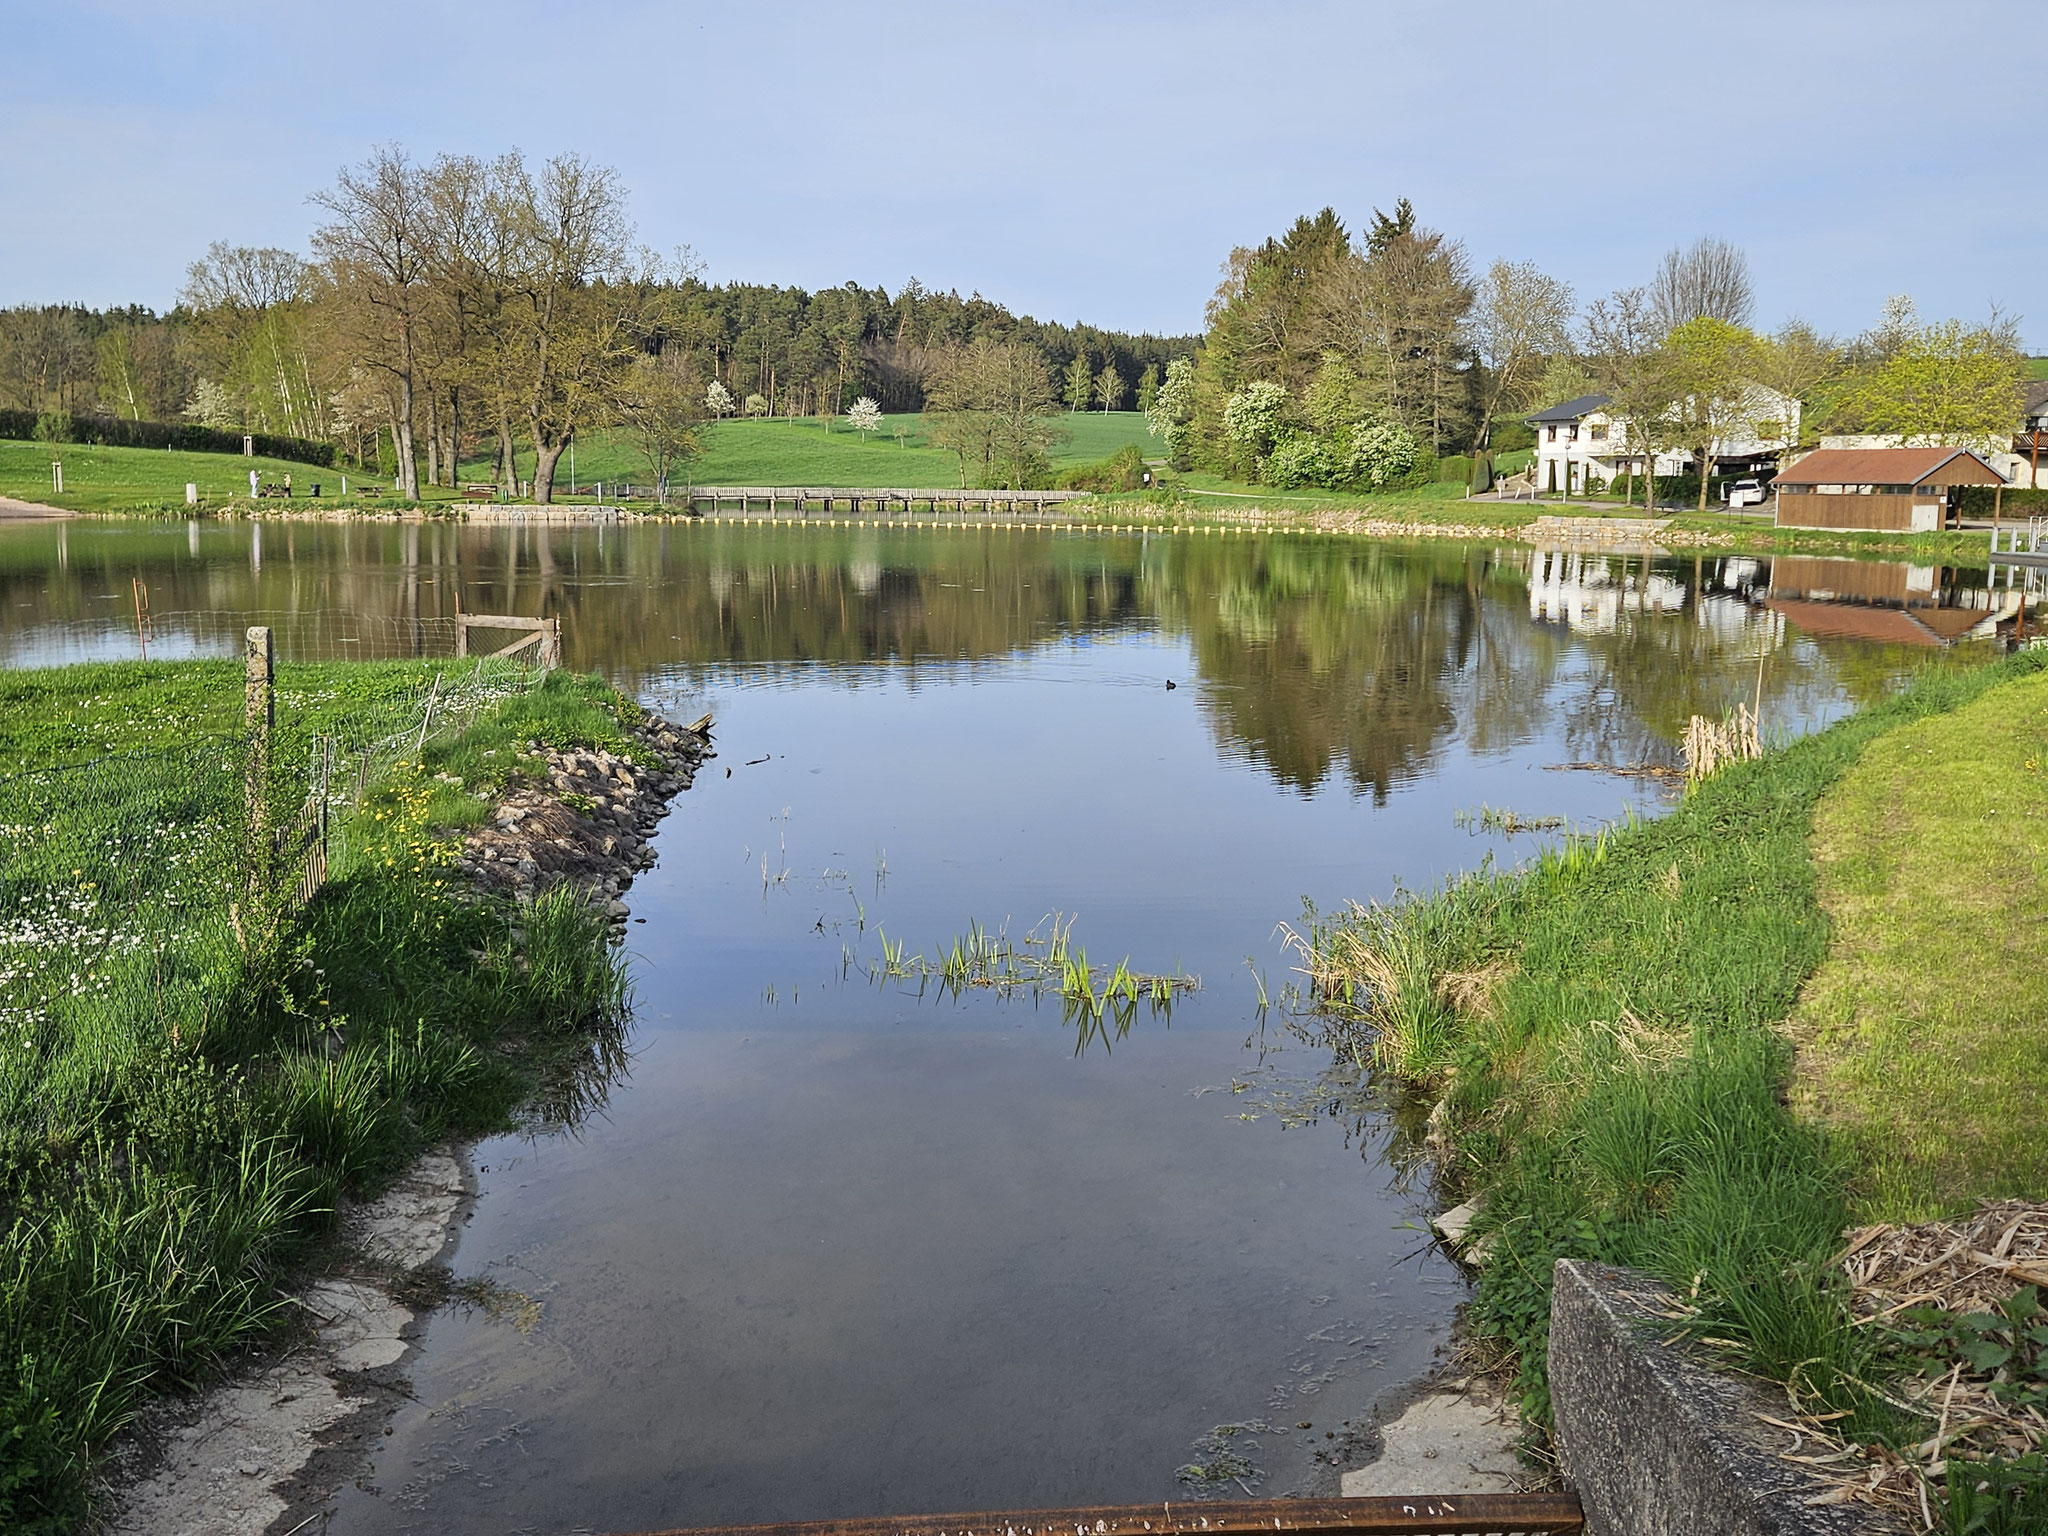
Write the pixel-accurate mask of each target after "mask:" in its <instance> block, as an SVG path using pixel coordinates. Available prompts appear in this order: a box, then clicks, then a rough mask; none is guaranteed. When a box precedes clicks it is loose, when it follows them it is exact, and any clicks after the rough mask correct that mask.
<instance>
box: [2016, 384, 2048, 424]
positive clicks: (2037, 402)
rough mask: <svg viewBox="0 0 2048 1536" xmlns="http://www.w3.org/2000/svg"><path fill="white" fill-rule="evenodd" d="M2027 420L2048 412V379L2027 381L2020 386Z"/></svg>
mask: <svg viewBox="0 0 2048 1536" xmlns="http://www.w3.org/2000/svg"><path fill="white" fill-rule="evenodd" d="M2021 391H2022V398H2023V399H2024V401H2025V406H2024V411H2025V414H2026V416H2027V418H2028V420H2032V419H2033V418H2034V417H2036V416H2039V415H2041V414H2043V413H2044V412H2048V379H2029V380H2027V382H2026V383H2025V384H2023V385H2022V386H2021Z"/></svg>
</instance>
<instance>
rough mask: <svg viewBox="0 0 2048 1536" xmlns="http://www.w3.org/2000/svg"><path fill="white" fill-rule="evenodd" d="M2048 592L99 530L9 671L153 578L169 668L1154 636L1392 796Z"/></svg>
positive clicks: (1459, 561) (1284, 543)
mask: <svg viewBox="0 0 2048 1536" xmlns="http://www.w3.org/2000/svg"><path fill="white" fill-rule="evenodd" d="M2039 576H2040V573H2039V572H2031V571H2029V572H2023V573H2018V574H2015V573H2014V572H2012V571H2011V570H2010V569H2007V570H2005V571H2004V573H2003V576H2001V575H2000V573H1999V572H1996V571H1994V572H1991V573H1989V574H1987V573H1986V572H1984V571H1963V570H1954V569H1937V568H1934V567H1923V566H1910V565H1903V564H1883V563H1876V562H1858V561H1846V560H1815V559H1806V558H1799V559H1793V558H1785V559H1780V560H1777V561H1775V562H1772V561H1767V560H1758V559H1754V558H1750V557H1729V556H1715V557H1705V556H1693V557H1683V558H1675V557H1651V556H1647V555H1639V554H1638V555H1599V554H1588V553H1584V552H1578V551H1563V550H1529V549H1525V548H1522V547H1520V546H1508V547H1499V548H1496V547H1481V546H1469V545H1468V546H1456V545H1450V544H1447V543H1430V544H1425V545H1421V546H1395V545H1387V544H1377V543H1374V544H1361V543H1358V542H1353V541H1346V540H1337V539H1328V538H1311V537H1301V538H1287V537H1282V538H1260V539H1256V540H1254V539H1249V538H1187V537H1180V538H1170V537H1139V536H1124V535H1099V534H1098V535H1083V534H1055V533H1046V532H1039V533H1033V532H1025V531H1018V530H1000V531H974V530H965V531H963V530H957V529H956V530H947V531H930V530H927V531H922V532H920V531H915V530H907V529H819V528H809V529H803V530H785V529H765V528H735V527H722V526H711V525H677V524H662V525H656V526H651V527H626V528H612V529H603V528H589V529H578V528H570V527H562V526H555V525H528V526H519V525H509V526H498V527H490V528H483V527H475V528H471V527H462V526H457V525H450V524H442V523H429V524H419V523H411V524H342V525H329V524H317V523H280V524H272V525H268V526H266V525H262V524H253V525H239V526H238V525H226V524H210V523H198V522H191V523H186V524H183V525H166V524H134V523H126V524H124V523H106V522H96V523H83V522H81V523H75V524H55V525H50V524H36V525H27V526H22V527H16V528H9V529H4V530H0V613H4V615H5V618H4V622H0V658H4V660H5V661H6V663H7V664H10V665H24V664H31V663H35V662H44V661H58V660H72V659H83V658H88V657H114V656H129V655H134V654H135V653H136V636H135V633H134V629H135V621H134V616H133V614H132V612H131V608H132V601H133V599H132V594H131V586H130V578H131V577H136V578H139V579H140V580H141V581H142V582H143V583H144V584H145V585H146V586H147V588H148V590H149V594H150V604H151V607H152V610H153V611H152V613H151V615H150V618H151V626H152V654H154V655H159V656H161V655H186V654H233V653H234V652H235V651H236V650H237V649H238V647H239V645H240V632H241V629H242V628H243V626H245V625H246V624H248V623H250V622H258V621H260V622H265V623H269V624H271V625H273V626H274V627H275V628H276V629H277V630H278V634H279V643H280V647H281V650H282V651H283V653H284V655H286V656H287V657H290V658H295V659H296V658H303V659H311V658H328V657H348V656H362V657H368V656H392V655H410V656H428V655H436V654H446V653H448V652H449V651H451V650H452V648H453V642H454V622H453V621H454V617H455V615H456V614H457V613H458V612H460V611H469V612H510V613H529V614H531V613H542V612H546V613H558V614H560V615H561V616H562V619H563V625H564V631H565V635H566V638H567V644H568V654H569V659H570V661H571V663H572V664H574V665H577V666H583V667H597V668H600V669H602V670H604V671H606V672H607V673H608V674H610V675H611V676H613V677H615V678H617V679H618V680H619V681H621V682H622V683H624V684H626V685H627V686H638V685H642V684H644V683H646V682H647V681H648V680H649V679H650V678H652V677H654V676H656V675H663V676H667V675H672V674H673V673H674V671H675V670H676V669H677V668H678V667H680V668H682V669H683V670H684V671H686V672H688V673H689V674H691V675H692V676H693V677H695V678H696V679H698V680H699V681H707V680H711V679H715V678H721V677H731V676H734V675H736V674H740V673H744V674H746V675H747V676H748V677H749V679H750V680H752V681H755V682H759V681H764V680H769V679H773V678H775V677H777V676H783V675H787V674H789V673H790V672H791V671H792V669H804V670H806V671H808V670H810V669H815V668H818V667H828V668H834V669H851V671H852V672H853V673H854V674H855V675H854V676H853V677H851V678H850V679H849V680H850V681H853V682H857V681H858V675H859V672H860V669H863V668H867V667H870V666H872V665H873V664H874V663H877V662H886V663H890V664H892V665H896V666H900V667H901V668H903V669H906V671H907V672H908V674H909V675H910V677H911V678H912V680H913V683H914V682H915V679H916V677H917V675H918V674H919V673H920V672H923V671H928V669H930V668H933V667H941V668H947V669H950V668H954V667H958V666H963V665H965V666H969V667H973V666H976V665H980V664H983V663H987V662H991V661H996V660H1000V659H1002V658H1005V657H1011V656H1016V655H1019V654H1022V653H1025V652H1028V651H1031V650H1033V649H1035V648H1039V647H1043V646H1045V645H1048V644H1051V643H1069V642H1073V641H1076V640H1085V639H1087V638H1088V637H1090V636H1101V637H1108V636H1111V635H1115V634H1121V633H1130V632H1134V631H1154V630H1156V631H1163V632H1164V633H1165V634H1166V635H1169V636H1173V637H1185V638H1186V639H1187V640H1188V641H1189V642H1191V644H1192V648H1193V653H1194V658H1195V667H1196V673H1197V676H1196V679H1195V681H1196V683H1197V684H1198V686H1199V688H1200V690H1201V692H1200V699H1201V702H1202V705H1203V707H1204V709H1205V711H1206V712H1207V718H1208V720H1209V722H1210V727H1211V731H1212V735H1213V738H1214V741H1215V744H1216V747H1217V750H1218V751H1219V752H1221V753H1222V754H1224V755H1225V756H1226V757H1227V758H1233V759H1237V760H1242V761H1247V762H1251V763H1254V764H1256V765H1257V766H1258V767H1260V768H1261V769H1262V770H1263V771H1265V772H1266V773H1267V774H1269V775H1270V776H1271V777H1272V778H1273V779H1274V780H1275V781H1276V782H1278V783H1279V784H1282V785H1284V786H1287V787H1289V788H1291V789H1293V790H1295V791H1296V792H1299V793H1303V794H1309V793H1314V792H1316V791H1317V790H1319V789H1320V788H1321V787H1322V786H1324V785H1325V784H1327V783H1329V782H1331V781H1332V780H1336V781H1338V782H1341V783H1344V784H1346V785H1347V786H1348V787H1349V788H1350V789H1351V790H1352V791H1353V792H1354V793H1357V794H1361V795H1368V796H1370V797H1371V798H1372V799H1373V800H1374V801H1375V802H1384V801H1385V799H1386V797H1387V796H1388V794H1389V792H1390V791H1391V790H1392V789H1394V788H1395V787H1396V786H1398V785H1401V784H1403V783H1407V782H1411V781H1412V780H1414V779H1415V778H1416V777H1417V776H1418V775H1420V774H1423V773H1426V772H1428V771H1429V767H1430V764H1431V763H1432V762H1433V761H1435V760H1436V759H1437V757H1438V756H1439V755H1440V754H1441V753H1442V752H1443V751H1445V750H1446V749H1447V748H1449V747H1450V746H1452V745H1453V744H1459V745H1462V746H1463V747H1465V748H1468V749H1470V750H1474V751H1480V752H1485V751H1490V750H1495V749H1497V748H1499V747H1500V746H1503V745H1505V744H1509V743H1512V742H1514V741H1517V740H1522V739H1526V738H1527V737H1528V735H1529V734H1530V733H1531V732H1532V731H1533V730H1537V729H1540V728H1543V727H1545V726H1547V725H1548V724H1551V723H1554V722H1555V721H1557V720H1559V719H1563V720H1564V721H1565V723H1566V724H1567V726H1568V728H1569V731H1570V734H1571V737H1572V741H1573V750H1574V752H1575V753H1576V754H1577V755H1578V756H1579V757H1582V758H1587V759H1598V760H1603V761H1611V762H1630V763H1635V762H1646V761H1647V762H1669V761H1671V760H1672V758H1673V755H1674V753H1675V750H1676V743H1677V741H1678V739H1679V738H1680V737H1681V736H1682V734H1683V731H1684V728H1685V722H1686V719H1687V718H1688V717H1689V716H1690V715H1691V714H1694V713H1707V714H1718V713H1720V712H1722V711H1725V710H1726V709H1728V708H1729V707H1731V706H1732V705H1733V704H1734V703H1736V702H1737V701H1738V700H1743V701H1747V700H1751V699H1756V700H1758V701H1760V702H1761V704H1762V706H1763V712H1764V717H1765V720H1766V722H1767V724H1768V722H1769V721H1770V720H1771V719H1772V718H1773V716H1774V714H1775V715H1776V717H1777V718H1779V719H1781V720H1794V719H1797V720H1806V719H1809V718H1811V717H1812V711H1813V709H1814V707H1815V705H1816V700H1817V698H1818V694H1817V693H1816V687H1817V686H1818V687H1819V688H1820V689H1822V690H1823V691H1831V690H1833V689H1835V688H1837V687H1840V688H1842V689H1844V690H1846V693H1847V695H1848V697H1849V698H1850V700H1851V701H1861V700H1863V699H1866V698H1868V697H1870V696H1871V695H1872V694H1874V693H1875V692H1877V691H1879V690H1881V689H1882V688H1883V687H1884V686H1885V685H1887V684H1888V683H1889V682H1890V681H1891V680H1892V679H1893V678H1895V677H1896V676H1897V675H1898V674H1899V672H1900V671H1902V670H1903V669H1904V668H1906V667H1908V666H1910V665H1911V664H1912V659H1911V658H1912V653H1913V652H1914V651H1916V650H1924V649H1925V648H1927V647H1929V646H1933V645H1937V644H1948V643H1952V642H1954V641H1956V640H1959V639H1964V638H1973V637H1980V636H1993V637H1995V636H1998V635H2010V634H2012V633H2013V632H2014V631H2015V629H2016V628H2018V627H2019V626H2021V625H2023V624H2026V623H2033V624H2035V625H2038V623H2039V617H2038V610H2039V607H2040V603H2041V589H2040V582H2039V580H2038V578H2039ZM2001 583H2003V584H2001ZM2030 608H2031V609H2032V610H2033V612H2032V614H2031V615H2030V614H2029V609H2030ZM1760 662H1761V663H1762V666H1761V669H1760V667H1759V663H1760ZM1760 670H1761V677H1759V671H1760ZM1162 682H1163V679H1162ZM1589 682H1590V686H1588V683H1589Z"/></svg>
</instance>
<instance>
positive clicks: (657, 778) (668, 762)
mask: <svg viewBox="0 0 2048 1536" xmlns="http://www.w3.org/2000/svg"><path fill="white" fill-rule="evenodd" d="M628 730H629V731H630V732H631V734H632V735H633V736H634V738H635V739H636V740H637V741H638V742H639V744H640V748H641V752H642V755H643V757H644V759H645V760H644V761H643V762H641V763H634V762H631V761H628V760H627V759H626V758H624V757H621V756H619V755H618V754H617V753H613V752H607V751H603V750H598V751H586V750H582V749H576V748H571V749H569V750H566V751H558V750H556V749H555V748H552V747H548V746H544V745H542V744H541V743H539V742H530V743H528V746H529V748H530V749H531V750H532V751H534V752H536V753H538V754H539V756H540V757H541V758H542V760H543V761H544V762H545V763H546V765H547V775H548V781H547V783H546V785H544V786H543V785H528V786H524V787H520V788H516V789H513V790H512V791H510V792H509V793H508V794H506V796H505V797H504V798H503V799H502V800H500V801H499V802H498V807H497V809H496V811H495V812H494V813H493V814H492V818H491V822H490V824H489V825H488V826H485V827H481V828H479V829H477V830H476V831H475V832H472V833H471V834H470V835H469V837H468V838H467V839H465V841H464V843H463V846H462V851H461V853H460V854H458V855H457V857H456V860H455V867H456V868H457V869H458V870H460V871H461V872H462V873H463V874H465V875H466V876H468V877H469V878H470V879H471V880H472V881H474V882H475V883H476V884H477V886H478V887H479V888H481V889H483V890H485V891H490V892H493V893H496V894H499V895H507V896H513V897H517V898H521V899H530V898H532V897H534V896H536V895H539V894H540V893H541V892H543V891H545V890H548V889H550V888H552V887H554V886H557V885H561V884H565V883H568V884H574V885H576V886H579V887H581V888H582V889H584V890H586V891H588V892H590V893H591V895H592V897H593V898H594V899H597V900H601V901H603V902H604V903H605V904H606V911H607V912H608V913H609V914H610V916H611V917H612V918H613V920H614V921H619V920H622V919H623V918H624V917H625V915H626V906H625V903H624V902H622V901H621V900H620V899H619V897H620V893H621V892H623V891H624V890H625V888H626V887H627V886H629V885H631V884H632V883H633V877H634V875H636V874H637V873H639V871H641V870H642V869H645V868H646V867H647V866H648V865H649V864H651V863H653V862H654V852H653V850H652V849H651V848H650V847H649V846H648V844H649V842H650V840H651V839H652V837H653V835H654V828H655V826H656V825H657V824H658V823H659V822H660V820H661V818H662V817H664V816H666V815H667V814H668V802H669V800H670V799H671V798H672V797H673V796H675V795H677V794H680V793H681V792H682V791H683V790H685V789H688V788H689V787H690V782H691V780H692V779H693V778H694V777H695V775H696V772H697V766H698V764H699V763H701V762H702V761H703V760H704V759H705V758H707V757H715V756H716V755H717V754H716V753H714V752H713V751H712V750H711V744H710V738H709V730H710V725H709V721H708V720H705V721H700V722H699V723H698V724H697V725H695V726H679V725H674V724H672V723H670V722H669V721H666V720H663V719H661V718H660V717H659V716H655V715H648V716H646V717H645V718H644V719H643V720H642V721H641V722H640V723H639V724H638V725H635V726H630V727H628Z"/></svg>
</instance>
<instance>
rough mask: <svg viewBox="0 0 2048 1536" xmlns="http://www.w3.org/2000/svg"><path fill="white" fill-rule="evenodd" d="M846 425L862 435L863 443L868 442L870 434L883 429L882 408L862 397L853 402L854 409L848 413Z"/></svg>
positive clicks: (864, 396)
mask: <svg viewBox="0 0 2048 1536" xmlns="http://www.w3.org/2000/svg"><path fill="white" fill-rule="evenodd" d="M846 424H847V425H848V426H849V427H851V428H853V430H854V431H856V432H858V433H859V434H860V436H861V441H862V442H866V441H867V436H868V434H869V433H870V432H879V431H880V430H881V429H882V408H881V407H880V406H879V405H877V404H875V402H874V401H872V400H870V399H869V398H868V397H867V396H866V395H862V396H861V397H860V398H859V399H858V400H856V401H854V402H853V409H852V410H850V411H848V412H847V413H846Z"/></svg>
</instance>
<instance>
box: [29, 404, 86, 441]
mask: <svg viewBox="0 0 2048 1536" xmlns="http://www.w3.org/2000/svg"><path fill="white" fill-rule="evenodd" d="M36 441H37V442H39V443H75V442H77V441H78V427H77V425H76V423H74V422H73V421H72V419H71V413H70V412H69V411H45V412H43V414H42V415H40V416H38V417H37V418H36Z"/></svg>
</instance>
